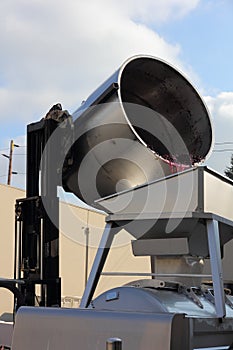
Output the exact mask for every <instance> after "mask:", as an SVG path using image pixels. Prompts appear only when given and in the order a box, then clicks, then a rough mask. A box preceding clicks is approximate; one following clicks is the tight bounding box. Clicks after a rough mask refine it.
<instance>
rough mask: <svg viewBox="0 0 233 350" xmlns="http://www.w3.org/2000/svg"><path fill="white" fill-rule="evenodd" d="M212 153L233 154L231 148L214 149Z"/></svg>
mask: <svg viewBox="0 0 233 350" xmlns="http://www.w3.org/2000/svg"><path fill="white" fill-rule="evenodd" d="M213 152H233V148H229V149H228V148H224V149H214V150H213Z"/></svg>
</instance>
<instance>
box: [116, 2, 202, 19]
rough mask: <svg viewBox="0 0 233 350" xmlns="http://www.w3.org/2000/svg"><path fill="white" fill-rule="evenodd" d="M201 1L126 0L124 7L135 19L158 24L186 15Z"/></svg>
mask: <svg viewBox="0 0 233 350" xmlns="http://www.w3.org/2000/svg"><path fill="white" fill-rule="evenodd" d="M199 2H200V1H199V0H189V1H187V0H166V1H155V0H147V1H141V0H126V1H124V3H123V4H122V7H124V8H125V11H126V12H128V15H129V16H130V17H131V18H134V19H135V20H138V21H140V22H143V23H157V24H158V23H164V22H167V21H170V20H177V19H180V18H182V17H184V16H186V15H187V14H188V13H189V12H191V11H192V10H194V9H195V8H196V7H197V5H198V4H199Z"/></svg>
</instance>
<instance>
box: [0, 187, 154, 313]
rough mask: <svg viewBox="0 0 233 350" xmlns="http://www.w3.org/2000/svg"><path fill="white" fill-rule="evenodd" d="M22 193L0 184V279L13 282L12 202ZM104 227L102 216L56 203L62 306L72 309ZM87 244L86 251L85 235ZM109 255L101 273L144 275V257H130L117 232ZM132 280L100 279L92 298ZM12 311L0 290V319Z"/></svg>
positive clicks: (146, 264) (125, 239) (146, 263)
mask: <svg viewBox="0 0 233 350" xmlns="http://www.w3.org/2000/svg"><path fill="white" fill-rule="evenodd" d="M24 196H25V192H24V191H22V190H19V189H16V188H13V187H9V186H7V185H2V184H0V198H1V201H0V222H1V226H0V227H1V228H0V242H1V255H0V278H13V271H14V215H15V214H14V207H15V200H16V199H18V198H24ZM104 226H105V215H104V214H102V213H99V212H96V211H94V210H87V209H84V208H81V207H77V206H75V205H72V204H67V203H64V202H60V276H61V279H62V298H63V304H64V306H76V305H77V304H78V300H79V299H80V298H81V296H82V294H83V291H84V287H85V271H86V270H87V273H88V274H89V272H90V269H91V266H92V262H93V260H94V257H95V254H96V250H97V247H98V244H99V241H100V238H101V235H102V233H103V229H104ZM87 229H88V231H89V237H88V238H89V244H88V248H87V247H86V232H87ZM118 235H119V238H118V240H117V242H116V243H115V244H113V249H112V250H111V251H110V253H109V256H108V259H107V262H106V266H105V271H134V272H136V271H140V272H148V271H149V267H150V262H149V258H148V257H134V256H133V254H132V251H131V243H130V241H131V239H132V238H131V237H130V235H128V234H127V233H126V232H123V231H121V233H119V234H118ZM134 279H135V278H125V277H124V278H122V277H121V278H120V277H108V278H107V277H102V278H101V280H100V283H99V285H98V287H97V290H96V294H99V293H101V292H103V291H104V290H106V289H110V288H112V287H114V286H117V285H119V284H120V285H122V284H123V283H126V282H127V281H129V280H134ZM12 310H13V297H12V294H11V293H10V292H9V291H7V290H5V289H3V288H0V319H1V314H3V313H4V312H8V313H10V312H11V311H12Z"/></svg>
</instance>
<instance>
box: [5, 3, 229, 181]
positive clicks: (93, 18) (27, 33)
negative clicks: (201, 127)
mask: <svg viewBox="0 0 233 350" xmlns="http://www.w3.org/2000/svg"><path fill="white" fill-rule="evenodd" d="M232 36H233V1H232V0H157V1H154V0H144V1H139V0H124V1H121V0H118V1H117V0H108V1H107V0H97V1H94V0H86V1H82V0H66V1H65V2H64V1H60V0H48V1H46V2H45V1H43V0H34V1H30V0H17V1H14V0H8V1H7V2H6V1H2V2H0V47H1V55H0V111H1V112H0V121H1V128H0V149H1V150H2V149H5V151H1V153H3V152H5V153H7V152H8V151H9V150H7V148H8V147H9V142H10V140H11V139H14V140H15V142H16V143H18V144H20V145H22V146H24V145H25V136H24V135H25V130H26V125H27V123H30V122H33V121H37V120H39V119H41V117H42V116H43V115H44V114H45V113H46V112H47V110H48V109H49V108H50V106H52V105H53V104H54V103H56V102H61V103H62V105H63V107H64V108H65V109H68V110H69V112H71V113H72V112H73V111H74V110H75V109H76V108H77V107H78V106H79V105H80V103H81V101H82V100H83V99H86V97H87V96H88V95H89V94H90V93H91V92H92V91H93V90H94V89H95V88H96V87H97V86H98V85H99V84H100V83H101V82H102V81H103V80H105V79H106V78H107V77H108V76H109V75H110V74H111V73H112V72H113V71H114V70H116V69H117V68H118V67H119V66H120V65H121V63H122V62H123V61H124V60H125V59H127V58H128V57H130V56H132V55H134V54H138V53H145V54H150V55H154V56H157V57H160V58H162V59H165V60H167V61H168V62H170V63H172V64H173V65H174V66H176V67H177V68H179V69H181V70H182V71H183V72H184V74H185V75H186V76H187V77H188V78H189V79H190V81H191V82H193V83H194V85H195V86H196V87H197V88H198V90H199V91H200V93H201V95H202V96H203V98H204V99H205V101H206V103H207V105H208V107H209V109H210V112H211V114H212V118H213V124H214V126H215V134H216V135H215V141H216V142H226V141H228V142H233V136H232V131H233V70H232V62H233V45H232ZM226 149H227V151H225V150H226ZM231 150H232V152H233V144H232V145H231V144H229V145H216V147H215V149H214V152H213V153H212V155H211V157H210V159H209V160H208V161H207V164H208V165H209V166H211V167H212V168H213V169H215V170H217V171H219V172H221V173H223V172H224V169H225V167H226V166H227V165H229V162H230V156H231ZM14 154H15V155H14V159H13V168H14V169H13V170H15V171H18V172H19V173H20V174H19V175H15V176H14V177H13V180H12V185H13V186H16V187H23V186H24V173H25V161H24V160H25V148H24V147H21V148H17V149H15V153H14ZM7 166H8V161H7V159H6V158H4V157H2V156H0V183H6V176H5V175H6V174H7Z"/></svg>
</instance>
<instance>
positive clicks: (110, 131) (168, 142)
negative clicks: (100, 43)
mask: <svg viewBox="0 0 233 350" xmlns="http://www.w3.org/2000/svg"><path fill="white" fill-rule="evenodd" d="M73 122H74V140H73V146H72V155H73V161H72V162H70V163H69V166H68V167H66V170H63V186H64V188H65V189H66V190H67V191H70V192H73V193H74V194H76V195H77V196H78V197H79V198H80V199H82V200H83V201H84V202H86V203H87V204H90V205H94V206H95V204H94V201H95V200H96V199H99V198H102V197H105V196H108V195H111V194H113V193H116V192H120V191H122V190H125V189H129V188H132V187H134V186H137V185H141V184H143V183H147V182H150V181H152V180H155V179H159V178H163V177H166V176H168V175H170V174H172V173H174V172H179V171H182V170H184V169H187V168H190V167H192V166H193V165H195V164H196V163H199V162H201V161H203V160H204V159H205V158H206V157H207V155H208V153H209V152H210V149H211V145H212V125H211V120H210V116H209V113H208V110H207V108H206V106H205V104H204V102H203V100H202V99H201V97H200V95H199V94H198V92H197V91H196V90H195V88H194V87H193V86H192V85H191V84H190V82H189V81H188V80H187V79H186V78H185V77H184V76H183V75H182V74H181V73H180V72H179V71H177V70H176V69H175V68H173V67H172V66H171V65H169V64H167V63H166V62H164V61H162V60H160V59H157V58H154V57H151V56H135V57H132V58H130V59H128V60H127V61H126V62H125V63H124V64H123V65H122V66H121V67H120V68H119V69H118V70H117V71H116V72H115V73H114V74H113V75H112V76H111V77H110V78H109V79H108V80H106V81H105V82H104V83H103V84H102V85H101V86H100V87H99V88H98V89H97V90H96V91H95V92H94V93H93V94H92V95H90V97H89V98H88V99H87V100H86V101H85V102H84V103H83V104H82V105H81V107H80V108H79V109H78V110H77V111H76V112H75V113H74V114H73Z"/></svg>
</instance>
